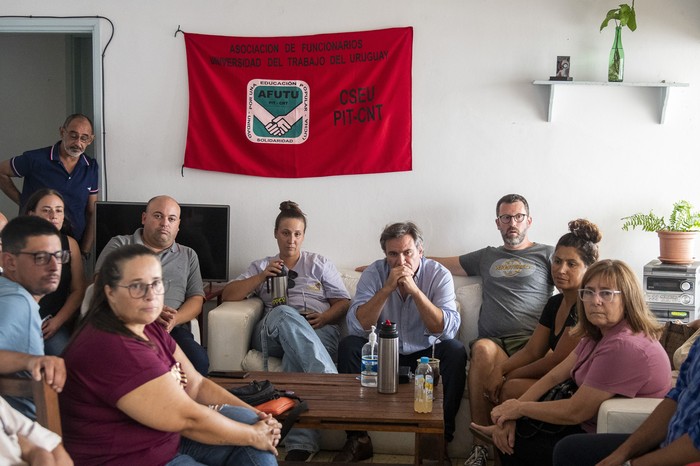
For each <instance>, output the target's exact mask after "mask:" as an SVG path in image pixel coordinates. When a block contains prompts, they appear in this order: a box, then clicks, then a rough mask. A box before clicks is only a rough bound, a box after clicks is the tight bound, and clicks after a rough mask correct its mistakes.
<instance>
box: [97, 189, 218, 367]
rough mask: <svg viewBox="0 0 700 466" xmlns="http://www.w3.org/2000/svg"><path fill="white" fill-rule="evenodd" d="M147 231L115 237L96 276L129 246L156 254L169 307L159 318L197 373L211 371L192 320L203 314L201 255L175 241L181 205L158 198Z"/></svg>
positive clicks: (145, 217)
mask: <svg viewBox="0 0 700 466" xmlns="http://www.w3.org/2000/svg"><path fill="white" fill-rule="evenodd" d="M141 223H142V224H143V228H139V229H138V230H136V231H135V232H134V234H133V235H123V236H115V237H114V238H112V239H111V240H109V242H108V243H107V244H106V245H105V247H104V249H103V250H102V252H100V257H98V258H97V262H95V276H97V272H98V271H99V270H100V269H101V268H102V264H103V263H104V261H105V258H106V257H107V256H108V255H109V253H110V252H112V251H114V250H115V249H118V248H120V247H122V246H125V245H127V244H142V245H144V246H146V247H147V248H148V249H150V250H151V251H153V252H154V253H156V255H157V256H158V259H160V263H161V265H162V266H163V281H164V282H167V283H168V287H167V288H166V290H165V306H163V312H162V313H161V314H160V317H159V318H158V323H160V324H161V325H162V326H163V327H164V328H165V329H166V330H167V331H168V332H169V333H170V336H172V337H173V339H174V340H175V341H176V342H177V344H178V345H179V346H180V349H182V351H183V352H184V353H185V355H186V356H187V358H188V359H189V360H190V362H191V363H192V365H193V366H194V368H195V369H197V371H198V372H199V373H200V374H202V375H204V376H206V375H207V374H208V372H209V356H207V351H206V350H205V349H204V348H203V347H202V346H201V345H200V344H199V343H197V342H196V341H195V339H194V336H193V335H192V330H191V324H190V321H191V320H192V319H196V318H197V316H198V315H199V313H200V312H202V304H204V284H203V283H202V274H201V272H200V271H199V258H198V257H197V253H196V252H195V251H194V250H193V249H192V248H189V247H187V246H183V245H181V244H179V243H176V242H175V238H177V233H178V232H179V231H180V205H179V204H178V203H177V201H176V200H175V199H173V198H172V197H169V196H156V197H154V198H153V199H151V200H150V201H148V204H147V205H146V211H145V212H143V214H141Z"/></svg>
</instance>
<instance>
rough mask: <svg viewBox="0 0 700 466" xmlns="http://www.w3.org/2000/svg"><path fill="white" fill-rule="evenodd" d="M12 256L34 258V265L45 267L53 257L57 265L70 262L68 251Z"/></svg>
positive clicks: (21, 252)
mask: <svg viewBox="0 0 700 466" xmlns="http://www.w3.org/2000/svg"><path fill="white" fill-rule="evenodd" d="M12 254H26V255H28V256H34V263H35V264H36V265H46V264H48V263H49V262H50V261H51V258H52V257H53V258H54V259H56V262H58V263H59V264H67V263H68V262H70V251H56V252H53V253H52V252H45V251H41V252H24V251H19V252H13V253H12Z"/></svg>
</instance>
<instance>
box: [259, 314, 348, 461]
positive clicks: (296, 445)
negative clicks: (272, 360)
mask: <svg viewBox="0 0 700 466" xmlns="http://www.w3.org/2000/svg"><path fill="white" fill-rule="evenodd" d="M339 336H340V332H339V330H338V326H337V325H326V326H325V327H323V328H321V329H318V330H314V329H313V328H312V327H311V325H309V323H308V322H307V321H306V319H305V318H304V316H302V315H301V314H299V311H297V310H296V309H294V308H293V307H291V306H277V307H274V308H272V309H271V310H270V311H269V312H268V313H267V314H266V315H265V317H263V318H262V319H261V320H260V322H258V324H257V325H256V327H255V330H254V331H253V337H252V346H253V348H254V349H256V350H258V351H262V353H263V356H273V357H278V358H282V370H284V372H305V373H322V374H337V373H338V370H337V369H336V367H335V363H334V362H333V359H332V358H331V355H330V354H329V353H335V352H337V348H338V339H339ZM327 347H330V348H331V350H332V351H330V352H329V351H328V350H327V349H326V348H327ZM320 440H321V434H320V433H319V432H318V431H316V430H311V429H292V430H290V431H289V434H287V437H286V438H285V441H284V444H285V447H286V449H287V451H289V450H305V451H312V452H316V451H318V450H319V448H320V446H319V444H320Z"/></svg>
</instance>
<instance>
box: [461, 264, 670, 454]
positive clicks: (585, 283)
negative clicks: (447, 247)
mask: <svg viewBox="0 0 700 466" xmlns="http://www.w3.org/2000/svg"><path fill="white" fill-rule="evenodd" d="M578 299H579V301H578V304H577V306H578V323H577V325H576V327H575V328H574V330H573V334H574V336H580V337H581V341H580V342H579V344H578V345H577V346H576V349H575V350H574V351H573V352H571V354H569V356H567V358H566V359H564V361H562V362H561V363H560V364H558V365H557V366H556V367H554V368H553V369H552V370H551V371H549V372H548V373H547V374H545V376H544V377H542V378H541V379H540V380H538V381H537V382H535V383H534V384H533V385H532V386H531V387H530V388H529V389H528V390H527V391H526V392H525V393H524V394H523V395H522V396H520V397H519V398H518V399H511V400H506V401H504V402H503V403H502V404H500V405H498V406H496V407H495V408H494V409H493V410H492V411H491V419H492V421H493V422H494V424H495V426H491V427H484V426H476V425H473V427H475V428H477V429H479V430H480V431H481V432H483V433H485V434H492V435H493V440H494V444H495V445H496V447H497V448H498V450H499V451H500V453H501V454H500V456H501V461H502V464H503V465H533V466H535V465H537V466H542V465H550V464H552V451H553V449H554V445H555V444H556V443H557V442H558V441H559V440H560V439H561V438H563V437H565V436H567V435H571V434H575V433H582V432H595V428H596V419H597V415H598V409H599V407H600V405H601V404H602V403H603V401H605V400H607V399H609V398H612V397H615V396H623V397H628V398H633V397H644V398H661V397H663V396H664V395H665V394H666V392H668V390H669V388H670V387H671V366H670V362H669V358H668V355H667V354H666V352H665V350H664V349H663V347H662V346H661V344H660V343H659V341H658V337H659V335H660V333H661V326H660V325H659V324H658V322H657V321H656V318H655V317H654V315H653V314H652V313H651V312H650V311H649V309H648V308H647V305H646V303H645V301H644V294H643V292H642V288H641V286H640V284H639V281H638V279H637V277H636V276H635V274H634V272H633V271H632V270H631V269H630V268H629V266H628V265H627V264H625V263H624V262H622V261H618V260H603V261H599V262H596V263H595V264H593V265H592V266H591V267H589V269H588V270H587V271H586V273H585V274H584V276H583V280H582V285H581V289H580V290H579V292H578ZM568 379H572V380H573V382H575V386H574V390H575V392H574V393H573V395H572V396H571V397H570V398H563V399H558V400H554V401H538V400H541V397H543V396H545V395H546V394H547V393H548V392H550V389H552V388H553V387H555V386H557V385H558V384H561V383H563V382H567V380H568ZM576 387H577V388H576ZM516 421H517V422H516Z"/></svg>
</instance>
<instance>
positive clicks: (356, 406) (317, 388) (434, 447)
mask: <svg viewBox="0 0 700 466" xmlns="http://www.w3.org/2000/svg"><path fill="white" fill-rule="evenodd" d="M266 379H267V380H270V381H271V382H272V383H273V384H274V385H275V387H276V388H279V389H285V390H293V391H294V392H295V393H296V394H297V396H299V397H301V398H302V399H304V400H306V402H307V404H308V406H309V410H308V411H307V412H305V413H304V414H302V415H301V417H300V419H299V421H297V423H296V424H295V427H303V428H308V429H333V430H370V431H389V432H413V433H415V434H416V437H415V460H414V464H416V465H419V464H421V459H422V458H423V457H424V456H428V457H430V458H435V459H437V460H438V464H440V465H442V461H443V454H444V431H445V422H444V419H443V412H442V387H441V386H438V387H436V393H435V400H434V401H433V412H432V413H425V414H419V413H416V412H414V411H413V385H412V384H399V391H398V393H394V394H381V393H378V392H377V389H376V388H367V387H362V386H361V385H360V381H359V380H357V375H355V374H303V373H290V372H251V373H250V375H249V376H248V377H246V378H245V379H226V378H219V377H213V378H212V380H213V381H215V382H216V383H218V384H219V385H221V386H223V387H225V388H232V387H235V386H240V385H244V384H248V383H249V382H251V381H253V380H266ZM421 445H423V446H425V445H430V446H431V448H430V453H432V454H430V455H425V453H428V452H421Z"/></svg>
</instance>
